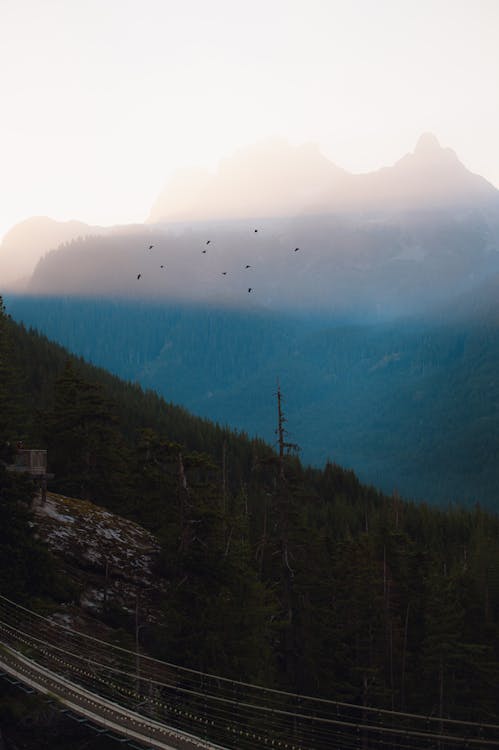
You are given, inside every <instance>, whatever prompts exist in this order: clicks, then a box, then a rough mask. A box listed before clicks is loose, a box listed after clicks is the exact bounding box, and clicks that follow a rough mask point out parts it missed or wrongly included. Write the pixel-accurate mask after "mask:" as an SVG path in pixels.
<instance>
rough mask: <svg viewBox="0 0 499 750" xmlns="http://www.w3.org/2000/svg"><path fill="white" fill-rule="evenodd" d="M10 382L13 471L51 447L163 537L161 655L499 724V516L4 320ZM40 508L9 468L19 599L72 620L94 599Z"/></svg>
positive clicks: (156, 631)
mask: <svg viewBox="0 0 499 750" xmlns="http://www.w3.org/2000/svg"><path fill="white" fill-rule="evenodd" d="M0 367H1V373H0V375H1V377H0V415H1V418H2V421H1V423H0V442H1V446H2V447H1V450H2V457H3V460H4V461H5V462H7V463H8V462H9V460H10V458H11V455H12V450H13V449H12V445H14V444H15V441H17V440H19V439H23V440H24V443H25V445H27V446H36V447H40V446H44V447H47V448H48V451H49V464H50V470H51V471H52V472H53V473H54V474H55V478H54V480H53V482H52V484H51V489H52V490H53V491H54V492H58V493H61V494H63V495H71V496H73V497H78V498H81V499H82V500H88V501H92V502H93V503H97V504H99V505H101V506H103V507H104V508H106V509H109V510H111V511H114V512H117V513H119V514H120V515H121V516H124V517H126V518H129V519H131V520H133V521H135V522H137V523H140V524H141V525H142V526H144V527H145V528H146V529H148V530H149V531H151V532H153V533H154V535H155V537H156V538H157V539H158V541H159V544H160V557H159V560H158V562H157V566H158V567H157V575H158V577H159V576H161V577H162V578H163V579H164V580H165V581H166V583H165V590H164V592H163V594H162V595H161V601H160V604H159V609H160V613H161V614H160V617H159V619H158V621H157V622H156V623H155V624H151V626H150V627H148V628H145V629H144V630H143V631H141V640H142V645H143V647H144V648H145V649H147V650H149V651H150V652H151V653H153V654H155V655H158V656H159V657H164V658H168V659H170V660H175V661H176V662H179V663H181V664H183V665H188V666H190V667H195V668H199V669H201V670H206V671H208V672H210V673H219V674H223V675H226V676H229V677H236V678H238V679H240V680H244V681H254V682H258V683H261V684H265V685H272V686H280V687H284V688H286V689H287V690H291V691H297V692H304V693H309V694H316V695H320V696H325V697H330V698H336V699H342V700H347V701H351V702H357V703H360V704H365V705H373V706H383V707H386V708H396V709H402V710H409V711H414V712H421V713H428V714H434V715H445V716H449V715H450V716H455V717H459V718H462V719H467V718H470V719H482V720H495V721H497V720H498V718H499V717H498V709H497V703H496V700H495V685H496V684H497V680H498V678H499V662H498V648H499V646H498V644H499V637H498V636H499V565H498V562H497V561H498V560H499V519H498V518H497V517H496V516H494V515H491V514H487V513H486V512H484V511H483V510H482V509H481V508H480V507H478V506H477V507H475V508H474V509H472V510H464V509H462V508H459V507H452V508H449V509H447V510H443V509H434V508H431V507H429V506H428V505H426V504H424V503H423V504H414V503H409V502H406V501H404V500H402V499H401V498H400V497H399V496H398V495H397V494H396V493H395V494H393V495H383V494H381V493H380V492H378V491H377V490H375V489H373V488H372V487H367V486H364V485H362V484H361V483H359V481H358V480H357V478H356V477H355V475H354V474H353V473H352V472H350V471H345V470H343V469H342V468H340V467H339V466H337V465H335V464H332V463H327V464H326V465H325V466H324V468H322V469H311V468H306V467H304V466H303V465H302V464H301V463H300V462H299V460H298V459H297V458H296V457H295V456H293V455H288V456H286V455H285V456H284V457H283V458H282V459H281V458H280V457H279V455H278V454H276V452H275V451H274V450H273V449H272V448H271V447H269V446H268V445H266V444H265V443H263V442H262V441H258V440H253V439H250V438H249V437H247V436H245V435H240V434H237V433H235V432H231V431H229V430H227V429H224V428H222V427H219V426H216V425H214V424H212V423H210V422H208V421H204V420H200V419H197V418H194V417H192V416H191V415H189V414H188V413H187V412H186V411H185V410H183V409H180V408H178V407H175V406H172V405H170V404H167V403H166V402H165V401H164V400H162V399H161V398H160V397H159V396H157V395H154V394H153V393H151V392H144V391H142V390H141V389H140V388H139V387H138V386H134V385H131V384H128V383H125V382H123V381H120V380H119V379H118V378H116V377H113V376H111V375H110V374H108V373H106V372H105V371H103V370H99V369H96V368H95V367H92V366H90V365H88V364H86V363H84V362H83V361H82V360H79V359H77V358H75V357H72V356H70V355H69V354H68V353H67V352H66V351H65V350H63V349H62V348H61V347H59V346H56V345H54V344H52V343H50V342H49V341H48V340H47V339H46V338H44V337H43V336H41V335H39V334H36V333H33V332H30V331H27V330H25V329H24V328H23V327H21V326H19V325H17V324H15V323H14V322H13V321H12V320H10V319H9V318H8V317H7V316H6V314H4V312H3V311H2V314H1V316H0ZM29 496H30V489H29V486H28V485H27V484H26V482H24V481H22V480H21V479H19V478H17V477H14V476H13V475H12V474H9V473H8V472H7V471H6V470H5V468H4V466H2V465H0V504H1V513H2V524H1V526H0V556H1V560H2V565H1V568H0V571H1V573H0V590H1V591H2V593H7V594H8V595H10V596H11V597H12V598H16V599H18V600H19V599H22V600H25V601H26V600H28V601H29V600H31V601H33V599H34V597H36V598H38V602H39V601H40V599H43V600H44V601H45V602H46V603H50V602H51V606H53V607H56V606H59V605H60V603H62V602H71V601H74V598H75V597H76V596H77V595H78V594H77V592H75V590H74V587H72V586H67V585H66V586H65V581H64V579H62V580H60V579H58V578H57V576H55V575H52V573H51V566H52V569H53V565H54V563H53V558H52V557H51V555H50V554H49V552H48V551H47V549H45V548H44V547H43V546H42V545H41V544H40V543H39V542H37V541H36V539H34V537H33V532H32V530H31V526H30V525H29V524H28V520H29V513H30V511H29V509H28V507H27V500H28V498H29ZM33 570H36V575H35V576H33V575H32V572H33ZM57 603H59V605H58V604H57ZM46 606H47V604H46ZM115 615H116V613H115ZM115 615H114V616H115ZM99 616H101V617H103V618H105V612H101V613H100V614H99ZM115 622H116V621H115ZM119 624H120V625H121V626H122V627H125V628H126V627H127V622H126V618H124V619H123V621H122V622H120V623H119ZM0 719H1V716H0Z"/></svg>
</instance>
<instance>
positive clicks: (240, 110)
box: [0, 0, 499, 238]
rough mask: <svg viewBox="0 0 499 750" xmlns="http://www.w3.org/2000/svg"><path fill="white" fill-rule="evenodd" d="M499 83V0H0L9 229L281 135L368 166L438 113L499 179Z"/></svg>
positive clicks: (96, 211) (137, 218)
mask: <svg viewBox="0 0 499 750" xmlns="http://www.w3.org/2000/svg"><path fill="white" fill-rule="evenodd" d="M498 90H499V0H251V1H250V0H245V1H244V2H243V1H240V0H210V1H209V2H207V0H43V2H40V0H0V102H1V115H0V238H1V237H2V236H3V234H4V233H5V232H6V231H7V230H8V229H9V228H10V227H12V225H13V224H15V223H16V222H18V221H21V220H23V219H25V218H27V217H29V216H33V215H46V216H50V217H52V218H55V219H59V220H67V219H79V220H81V221H85V222H88V223H90V224H103V225H111V224H116V223H120V224H123V223H130V222H142V221H144V220H145V219H146V217H147V215H148V213H149V210H150V208H151V206H152V204H153V202H154V200H155V199H156V197H157V196H158V194H159V193H160V192H161V190H162V188H163V187H164V186H165V184H166V183H167V182H168V180H169V179H170V178H171V176H172V175H173V174H174V173H175V171H176V170H178V169H181V168H183V167H192V166H202V167H209V168H210V169H215V168H216V166H217V164H218V162H219V160H220V159H221V158H223V157H225V156H230V155H231V154H232V153H233V152H234V151H235V150H237V149H238V148H241V147H244V146H246V145H249V144H253V143H256V142H258V141H260V140H264V139H266V138H269V137H274V136H282V137H284V138H286V139H287V140H288V141H289V142H290V143H291V144H296V145H298V144H301V143H306V142H310V141H312V142H315V143H317V144H318V145H319V146H320V149H321V151H322V153H323V154H324V155H325V156H327V157H328V158H329V159H331V161H333V162H334V163H335V164H337V165H338V166H340V167H343V168H345V169H347V170H349V171H353V172H366V171H370V170H373V169H377V168H378V167H380V166H385V165H389V164H393V163H394V162H395V161H396V160H397V159H399V158H400V157H401V156H403V155H404V154H405V153H407V152H409V151H412V150H413V149H414V146H415V143H416V141H417V139H418V137H419V135H420V134H421V133H422V132H425V131H431V132H433V133H435V135H436V136H437V137H438V139H439V140H440V143H441V144H442V145H443V146H450V147H451V148H453V149H454V150H455V151H456V152H457V154H458V156H459V158H460V159H461V161H463V163H464V164H465V165H466V166H467V167H468V168H469V169H471V170H472V171H474V172H477V173H479V174H481V175H483V176H484V177H486V178H487V179H488V180H490V181H491V182H492V183H493V184H495V185H496V186H497V187H499V152H498V146H497V139H498V136H497V134H498V133H499V99H498V98H497V91H498Z"/></svg>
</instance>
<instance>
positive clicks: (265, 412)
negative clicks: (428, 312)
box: [9, 298, 499, 508]
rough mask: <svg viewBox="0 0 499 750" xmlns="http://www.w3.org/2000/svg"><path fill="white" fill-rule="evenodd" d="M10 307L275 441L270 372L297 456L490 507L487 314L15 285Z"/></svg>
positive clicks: (493, 460) (168, 393)
mask: <svg viewBox="0 0 499 750" xmlns="http://www.w3.org/2000/svg"><path fill="white" fill-rule="evenodd" d="M9 309H10V310H11V311H12V314H13V315H14V316H15V317H16V318H17V319H19V320H24V321H25V322H26V323H27V324H31V325H37V326H38V327H39V328H40V329H41V330H43V331H45V332H46V333H47V334H48V335H49V336H51V337H52V338H54V339H56V340H58V341H60V342H61V343H63V344H64V345H66V346H68V347H69V348H70V349H71V350H73V351H75V352H76V353H78V354H82V355H84V356H85V357H86V358H88V359H91V360H92V361H94V362H96V363H97V364H99V365H101V366H104V367H106V368H108V369H110V370H112V371H113V372H115V373H117V374H119V375H121V376H123V377H126V378H130V379H132V380H135V379H137V380H138V381H139V382H140V383H141V384H142V385H143V386H144V387H147V388H152V389H154V390H156V391H157V392H159V393H161V394H162V395H163V396H164V397H165V398H167V399H168V400H171V401H174V402H176V403H179V404H182V405H183V406H185V407H186V408H188V409H189V410H191V411H193V412H194V413H196V414H199V415H201V416H203V417H206V418H208V419H212V420H215V421H217V422H219V423H221V424H228V425H230V426H232V427H233V428H236V429H242V430H245V431H246V432H248V433H249V434H251V435H253V434H257V435H260V436H261V437H262V438H264V439H265V440H267V441H268V442H269V443H274V442H275V422H276V415H275V395H274V394H275V390H276V382H277V378H279V379H280V381H281V385H282V388H283V394H284V397H285V402H284V403H285V410H286V416H287V419H288V423H287V428H288V430H289V433H290V439H291V441H292V442H297V443H298V444H300V446H301V448H302V453H301V455H302V457H303V459H304V461H305V462H312V463H315V464H317V465H323V464H324V463H325V461H326V460H327V459H331V460H333V461H337V462H338V463H340V464H341V465H344V466H347V467H352V468H353V469H354V470H355V471H356V473H357V474H358V475H359V476H360V477H361V479H362V480H363V481H366V482H370V483H372V484H374V485H376V486H378V487H380V488H382V489H383V490H385V491H387V492H391V491H393V490H394V489H397V490H398V491H399V492H400V493H402V494H403V495H405V496H408V497H415V498H419V499H428V500H431V501H432V502H435V503H447V502H448V501H452V500H461V501H466V502H475V501H480V502H481V503H483V504H485V505H487V506H488V507H490V508H497V507H498V505H497V495H496V487H497V486H498V484H499V461H497V455H498V454H499V438H498V435H499V390H498V389H499V380H498V379H497V377H496V374H497V372H499V325H498V320H499V319H498V318H496V319H494V318H488V319H481V320H478V319H471V318H470V319H467V320H463V319H462V318H461V319H459V318H456V317H455V315H454V314H453V310H452V308H451V309H450V310H448V311H446V313H445V316H444V312H443V311H442V313H441V316H440V319H430V318H426V319H423V318H420V319H413V320H406V321H399V322H389V323H384V324H376V325H373V324H356V325H354V324H352V323H350V324H349V323H346V322H345V321H339V320H336V321H335V320H333V319H326V318H320V317H317V318H310V317H309V318H304V317H303V318H300V317H296V316H294V317H292V316H289V317H287V316H279V315H275V314H268V313H265V312H263V311H260V312H254V313H252V314H248V313H247V312H244V311H236V310H230V309H225V310H224V309H218V310H217V309H214V308H204V307H202V306H198V307H188V306H185V305H184V306H172V305H169V306H166V305H160V304H155V305H147V304H145V303H143V302H141V303H131V302H128V303H126V302H123V301H121V302H120V301H117V300H115V301H102V300H100V301H99V300H72V299H70V298H66V299H37V298H35V299H30V298H24V299H23V298H12V299H10V300H9Z"/></svg>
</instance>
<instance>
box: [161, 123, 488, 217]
mask: <svg viewBox="0 0 499 750" xmlns="http://www.w3.org/2000/svg"><path fill="white" fill-rule="evenodd" d="M456 208H459V209H463V208H464V209H466V210H470V209H476V208H481V209H487V210H493V211H495V212H497V211H499V192H498V191H497V189H496V188H495V187H494V186H493V185H491V184H490V183H489V182H487V180H485V179H484V178H483V177H480V176H479V175H475V174H473V173H471V172H469V171H468V170H467V169H466V167H465V166H464V165H463V164H462V163H461V162H460V161H459V159H458V158H457V156H456V154H455V153H454V151H452V149H450V148H442V147H441V146H440V144H439V142H438V140H437V138H436V137H435V136H434V135H432V134H431V133H424V134H423V135H422V136H421V137H420V139H419V140H418V142H417V144H416V147H415V149H414V152H413V153H411V154H406V155H405V156H404V157H402V159H400V160H399V161H398V162H397V163H396V164H394V165H393V166H391V167H384V168H382V169H379V170H377V171H375V172H371V173H368V174H356V175H354V174H349V173H348V172H346V171H345V170H342V169H340V168H339V167H337V166H336V165H335V164H333V163H332V162H331V161H329V160H328V159H326V158H325V157H324V156H322V154H321V153H320V151H319V149H318V147H317V146H316V145H314V144H307V145H305V146H299V147H292V146H290V145H289V144H287V143H286V142H285V141H281V140H271V141H266V142H263V143H261V144H258V145H256V146H253V147H251V148H248V149H244V150H241V151H239V152H238V153H236V154H235V155H234V156H233V157H231V158H228V159H225V160H223V161H222V162H221V163H220V166H219V168H218V170H217V172H216V173H215V174H210V173H209V172H207V171H199V172H194V171H191V172H183V173H180V174H178V175H177V176H176V178H175V179H174V180H173V181H172V182H171V183H170V184H169V185H168V186H167V187H166V188H165V190H164V191H163V193H162V194H161V195H160V196H159V197H158V199H157V201H156V203H155V204H154V206H153V208H152V210H151V213H150V215H149V219H148V221H149V222H165V221H175V220H184V221H185V220H190V221H199V220H207V219H229V218H252V217H268V216H281V217H283V216H297V215H314V214H323V213H332V214H336V213H355V214H364V213H373V212H374V213H375V214H378V213H381V214H385V215H389V216H390V215H393V214H397V213H400V212H403V213H406V212H409V213H413V212H419V211H428V210H435V209H440V210H441V209H445V210H448V209H450V210H452V211H454V210H455V209H456Z"/></svg>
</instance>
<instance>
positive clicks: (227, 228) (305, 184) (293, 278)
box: [27, 134, 499, 319]
mask: <svg viewBox="0 0 499 750" xmlns="http://www.w3.org/2000/svg"><path fill="white" fill-rule="evenodd" d="M213 180H214V182H213ZM177 184H178V183H177ZM203 185H204V187H203ZM205 190H206V191H208V192H207V193H205V192H203V191H205ZM196 196H197V197H196ZM189 201H191V203H189ZM192 201H194V202H192ZM196 201H198V203H196ZM167 205H168V206H170V208H171V211H170V218H171V217H173V216H175V217H177V218H178V217H181V216H188V215H189V216H193V217H194V216H196V214H197V215H198V220H197V221H193V220H189V221H187V220H185V221H176V222H174V221H169V222H168V221H166V218H167V217H168V211H167ZM196 206H198V208H199V206H203V207H204V208H203V210H205V209H206V210H205V213H204V215H205V217H206V216H208V215H216V214H220V216H222V208H223V207H225V214H224V218H217V219H215V218H213V219H210V220H209V219H207V218H200V217H201V215H202V213H201V214H200V213H199V211H198V209H196ZM243 208H244V211H245V212H246V214H247V218H245V217H241V215H240V214H241V211H242V209H243ZM240 209H241V210H240ZM312 209H313V210H312ZM168 210H169V209H168ZM264 212H265V214H264ZM236 216H239V218H236ZM151 217H155V218H156V219H159V217H162V218H163V219H164V220H162V221H157V222H156V223H153V222H150V223H148V224H146V225H143V226H140V225H136V226H134V227H121V228H119V230H116V229H113V230H109V231H108V232H107V234H105V235H100V236H90V235H89V236H86V237H79V238H76V239H73V240H72V241H71V242H70V243H69V244H67V245H66V246H65V247H60V248H58V249H57V250H53V251H51V252H49V253H48V254H47V255H46V256H45V257H44V258H43V259H41V260H40V262H39V263H38V265H37V267H36V268H35V271H34V273H33V275H32V278H31V279H30V281H29V284H28V286H27V290H28V291H29V293H33V294H83V295H104V296H105V295H114V296H119V297H124V298H130V297H132V298H140V299H156V300H163V301H180V300H185V301H194V302H197V303H202V304H210V305H214V306H220V305H221V306H226V307H227V306H228V307H242V308H244V309H248V308H249V309H268V310H287V311H301V312H306V311H310V312H313V313H316V312H320V313H321V314H323V313H324V312H331V313H333V314H335V315H346V316H355V317H359V316H360V317H366V316H370V317H372V316H374V317H375V318H380V319H384V318H387V317H388V318H389V317H393V316H398V315H407V314H416V313H419V312H422V311H424V312H426V311H427V310H428V309H430V308H433V307H438V306H439V305H440V304H445V303H447V302H449V301H450V300H451V299H452V298H453V297H454V296H455V295H460V294H463V293H466V292H468V291H469V290H471V289H473V288H474V287H475V286H476V285H479V284H480V283H482V282H483V281H484V280H486V279H487V278H488V277H489V276H490V275H491V274H494V273H496V272H498V271H499V191H497V190H496V189H495V188H494V187H493V186H492V185H490V183H488V182H487V181H486V180H484V179H483V178H481V177H479V176H477V175H474V174H472V173H470V172H469V171H468V170H467V169H466V168H465V167H464V166H463V165H462V164H461V163H460V162H459V160H458V159H457V157H456V155H455V154H454V152H453V151H451V150H450V149H444V148H441V147H440V146H439V144H438V141H437V140H436V138H435V137H434V136H431V135H428V134H426V135H423V136H422V137H421V138H420V140H419V142H418V144H417V146H416V149H415V151H414V153H413V154H408V155H406V156H405V157H403V158H402V159H401V160H400V161H399V162H397V163H396V164H395V165H394V166H393V167H387V168H384V169H381V170H378V171H377V172H373V173H371V174H367V175H349V174H348V173H346V172H344V171H343V170H340V169H339V168H337V167H335V166H334V165H332V164H331V163H330V162H328V160H327V159H325V158H324V157H323V156H322V155H321V154H320V153H319V151H318V150H317V149H316V148H314V147H312V146H304V147H300V148H296V149H294V148H292V147H290V146H289V145H287V144H285V143H282V142H280V141H277V142H275V141H272V142H269V143H266V144H264V146H263V147H254V149H249V150H248V151H244V152H242V153H239V154H237V155H236V156H235V157H234V158H233V159H229V160H226V162H224V163H222V165H221V167H220V170H219V172H218V173H217V175H216V176H215V177H213V178H210V180H208V178H207V176H206V175H204V176H203V177H202V178H199V179H198V182H197V187H196V185H194V187H193V188H192V189H187V183H185V184H184V185H183V188H181V189H178V190H177V189H176V188H175V186H173V188H172V190H170V191H169V192H167V194H166V196H163V198H161V199H160V200H159V201H158V203H157V204H156V206H155V207H154V208H153V211H152V213H151ZM231 217H232V218H231ZM255 230H257V231H255ZM151 245H152V247H151ZM249 289H251V292H249V291H248V290H249Z"/></svg>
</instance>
